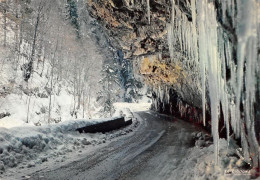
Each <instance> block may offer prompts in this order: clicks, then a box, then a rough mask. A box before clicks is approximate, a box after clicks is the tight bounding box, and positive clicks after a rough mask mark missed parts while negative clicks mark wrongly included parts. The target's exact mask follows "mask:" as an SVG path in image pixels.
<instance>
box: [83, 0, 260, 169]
mask: <svg viewBox="0 0 260 180" xmlns="http://www.w3.org/2000/svg"><path fill="white" fill-rule="evenodd" d="M86 3H87V5H88V10H89V12H90V15H91V16H92V17H94V18H95V19H97V20H98V22H99V23H100V24H101V25H102V26H103V29H104V31H105V32H106V33H107V34H108V36H109V37H110V40H111V43H112V44H113V46H115V47H117V48H118V49H121V50H122V51H123V53H124V58H126V59H129V60H131V61H133V66H134V68H135V73H137V74H141V75H142V77H143V81H144V82H145V83H147V84H149V85H150V86H151V87H152V88H153V94H152V98H153V107H154V109H156V110H158V111H160V112H165V113H172V114H174V115H177V116H180V117H183V118H184V119H186V120H190V121H192V122H196V123H199V124H203V125H204V126H206V127H208V128H211V132H212V134H213V138H214V144H215V155H216V156H215V157H216V162H218V150H219V147H218V144H219V136H222V135H225V136H226V138H227V140H229V138H230V137H232V138H239V139H240V142H241V146H242V148H243V156H244V158H245V161H246V162H248V163H251V164H252V165H253V166H254V167H259V132H260V130H259V127H260V123H259V121H260V69H259V64H260V48H259V44H260V38H259V33H260V31H259V29H260V25H259V24H260V23H259V22H260V13H259V11H260V3H259V1H256V0H249V1H243V0H230V1H222V0H197V1H195V0H147V1H144V0H140V1H137V0H86Z"/></svg>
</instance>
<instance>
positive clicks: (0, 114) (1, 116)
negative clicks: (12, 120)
mask: <svg viewBox="0 0 260 180" xmlns="http://www.w3.org/2000/svg"><path fill="white" fill-rule="evenodd" d="M7 116H11V114H10V113H9V112H3V113H0V119H3V118H5V117H7Z"/></svg>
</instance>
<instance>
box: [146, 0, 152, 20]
mask: <svg viewBox="0 0 260 180" xmlns="http://www.w3.org/2000/svg"><path fill="white" fill-rule="evenodd" d="M146 2H147V17H148V23H149V24H151V12H150V0H146Z"/></svg>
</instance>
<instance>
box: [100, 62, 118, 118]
mask: <svg viewBox="0 0 260 180" xmlns="http://www.w3.org/2000/svg"><path fill="white" fill-rule="evenodd" d="M102 75H103V78H102V79H101V80H100V81H99V83H100V84H101V85H102V86H103V88H102V90H101V91H100V92H98V98H97V101H98V102H99V103H100V105H101V106H102V109H101V110H100V113H102V114H103V116H104V117H109V116H112V114H113V113H114V107H113V103H114V102H116V100H117V99H118V97H119V85H120V83H119V76H118V70H117V64H116V63H113V64H105V65H104V67H103V70H102Z"/></svg>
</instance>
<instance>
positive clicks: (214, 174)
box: [3, 111, 250, 180]
mask: <svg viewBox="0 0 260 180" xmlns="http://www.w3.org/2000/svg"><path fill="white" fill-rule="evenodd" d="M134 116H135V117H137V119H138V120H137V121H136V122H140V125H139V126H137V128H135V129H134V131H133V132H132V133H129V134H128V135H125V136H120V135H118V136H120V137H118V138H114V139H106V140H105V141H106V143H103V142H101V144H99V142H100V141H98V142H97V143H96V144H92V145H86V146H85V145H82V144H83V143H82V142H80V145H78V146H77V145H76V146H75V147H76V148H75V149H73V150H72V152H68V153H65V154H61V155H59V156H57V155H56V156H54V157H51V158H49V159H48V160H47V161H46V162H43V163H39V164H37V165H35V167H31V168H28V165H27V167H25V168H23V169H19V168H14V169H11V170H12V171H11V170H10V171H9V172H8V174H5V176H3V179H8V180H9V179H21V178H23V179H90V180H91V179H93V180H94V179H95V180H98V179H111V180H112V179H131V180H132V179H138V180H139V179H144V180H146V179H149V180H150V179H151V180H153V179H156V180H157V179H243V180H244V179H249V178H250V176H249V175H248V174H246V173H247V172H246V171H245V170H244V171H242V170H241V169H239V168H240V167H242V166H243V161H242V159H240V157H239V153H238V151H237V148H238V147H237V146H236V145H235V143H234V142H230V147H229V148H228V147H227V142H226V140H224V139H221V140H220V143H221V146H220V147H221V149H220V162H219V165H218V166H215V165H214V153H213V152H214V146H213V144H212V137H211V136H209V135H208V134H206V133H205V132H203V131H201V129H200V128H198V127H195V126H193V125H191V124H190V123H187V122H184V121H181V120H178V119H176V118H173V117H170V116H165V115H160V114H157V113H154V112H152V111H144V112H138V113H134ZM134 124H136V123H134ZM132 129H133V128H132ZM128 130H129V129H128ZM126 131H127V129H124V130H123V131H122V130H121V131H116V132H114V133H111V134H105V135H94V136H99V138H98V139H100V137H102V136H103V137H109V136H110V135H114V136H117V135H116V134H118V133H119V134H121V135H122V134H126ZM129 131H131V130H129ZM71 136H72V135H71ZM73 136H75V137H78V138H79V137H82V136H87V137H88V138H89V136H90V135H87V134H85V135H79V134H74V135H73ZM101 139H102V138H101ZM76 144H77V143H76ZM97 144H99V145H97ZM82 146H83V147H82ZM58 152H59V151H58ZM57 154H58V153H57ZM29 166H30V165H29Z"/></svg>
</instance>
